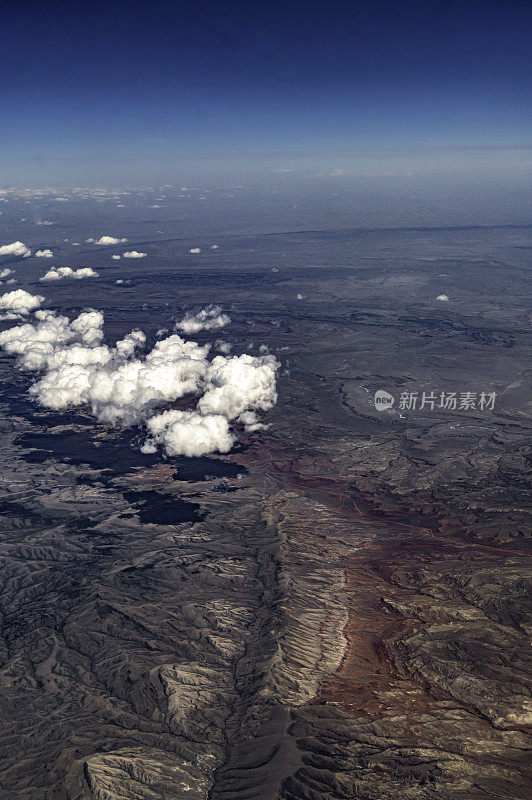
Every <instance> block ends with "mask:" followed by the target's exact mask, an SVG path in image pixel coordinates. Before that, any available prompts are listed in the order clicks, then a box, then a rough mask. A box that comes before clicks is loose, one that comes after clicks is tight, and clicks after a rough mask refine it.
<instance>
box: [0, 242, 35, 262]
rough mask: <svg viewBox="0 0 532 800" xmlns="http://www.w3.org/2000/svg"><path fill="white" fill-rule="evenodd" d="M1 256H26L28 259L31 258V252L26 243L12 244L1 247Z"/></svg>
mask: <svg viewBox="0 0 532 800" xmlns="http://www.w3.org/2000/svg"><path fill="white" fill-rule="evenodd" d="M0 256H24V258H27V257H28V256H31V250H30V249H29V247H26V245H25V244H24V242H12V243H11V244H4V245H3V246H2V247H0Z"/></svg>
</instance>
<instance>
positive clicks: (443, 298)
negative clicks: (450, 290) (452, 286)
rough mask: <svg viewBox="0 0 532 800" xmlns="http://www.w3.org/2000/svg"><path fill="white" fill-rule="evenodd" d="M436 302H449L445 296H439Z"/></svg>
mask: <svg viewBox="0 0 532 800" xmlns="http://www.w3.org/2000/svg"><path fill="white" fill-rule="evenodd" d="M436 300H440V301H441V302H442V303H448V302H449V298H448V297H447V295H446V294H439V295H438V296H437V298H436Z"/></svg>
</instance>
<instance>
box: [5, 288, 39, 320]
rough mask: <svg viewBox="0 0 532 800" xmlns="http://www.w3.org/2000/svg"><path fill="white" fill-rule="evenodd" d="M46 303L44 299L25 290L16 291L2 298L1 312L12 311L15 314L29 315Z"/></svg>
mask: <svg viewBox="0 0 532 800" xmlns="http://www.w3.org/2000/svg"><path fill="white" fill-rule="evenodd" d="M43 302H44V297H41V296H40V295H33V294H30V293H29V292H26V291H24V289H15V291H13V292H7V293H6V294H3V295H2V296H1V297H0V310H2V311H10V312H12V313H14V314H24V315H25V314H29V313H30V311H34V310H35V309H36V308H39V306H40V305H41V304H42V303H43Z"/></svg>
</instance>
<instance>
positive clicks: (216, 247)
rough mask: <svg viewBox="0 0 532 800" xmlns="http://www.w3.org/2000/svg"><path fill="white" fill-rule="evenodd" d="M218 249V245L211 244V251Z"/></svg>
mask: <svg viewBox="0 0 532 800" xmlns="http://www.w3.org/2000/svg"><path fill="white" fill-rule="evenodd" d="M219 247H220V245H219V244H211V250H218V248H219Z"/></svg>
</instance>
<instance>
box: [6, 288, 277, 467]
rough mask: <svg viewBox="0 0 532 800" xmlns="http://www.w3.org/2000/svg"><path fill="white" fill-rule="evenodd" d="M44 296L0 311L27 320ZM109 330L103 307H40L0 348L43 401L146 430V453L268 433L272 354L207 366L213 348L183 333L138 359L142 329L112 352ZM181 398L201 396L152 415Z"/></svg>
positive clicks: (221, 359) (205, 449)
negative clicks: (32, 376) (265, 419)
mask: <svg viewBox="0 0 532 800" xmlns="http://www.w3.org/2000/svg"><path fill="white" fill-rule="evenodd" d="M43 300H44V298H42V297H33V296H32V295H30V294H28V293H27V292H24V291H22V290H18V291H17V292H10V293H9V294H7V295H4V296H3V297H1V298H0V309H1V308H3V309H6V310H12V309H16V310H17V311H18V312H19V313H26V314H27V313H28V311H29V310H30V309H31V308H38V307H39V306H40V305H41V303H42V302H43ZM216 308H217V312H216V313H217V314H219V312H220V309H219V307H216ZM22 309H26V310H25V311H24V310H22ZM103 324H104V318H103V314H101V313H100V312H98V311H92V310H91V311H84V312H83V313H81V314H80V315H79V316H78V317H76V318H75V319H73V320H69V319H68V317H66V316H61V315H58V314H56V313H55V312H54V311H49V310H38V311H36V312H35V324H23V325H17V326H15V327H13V328H10V329H9V330H6V331H2V332H0V347H2V348H3V349H4V350H5V351H6V352H7V353H10V354H12V355H15V356H17V357H18V364H19V366H20V368H22V369H25V370H33V371H40V372H42V373H43V374H42V376H41V377H40V378H39V379H38V380H37V381H36V382H35V383H34V384H33V386H32V387H31V389H30V393H31V395H32V396H33V397H34V398H35V399H36V400H37V401H38V402H39V403H40V404H41V405H43V406H45V407H47V408H52V409H55V410H63V409H67V408H71V407H75V406H80V405H85V406H89V407H90V408H91V410H92V413H93V414H94V415H95V416H96V417H97V418H98V419H99V420H101V421H103V422H106V423H109V424H112V425H120V426H129V425H136V424H140V423H143V424H145V425H146V427H147V429H148V432H149V438H148V439H147V441H146V443H145V445H144V447H143V451H144V452H155V450H156V449H157V447H158V446H161V447H163V448H164V450H165V451H166V453H167V454H168V455H186V456H199V455H204V454H207V453H212V452H222V453H225V452H228V451H229V450H230V449H231V446H232V445H233V443H234V441H235V434H234V432H232V431H231V428H230V424H231V422H232V421H236V422H238V423H241V424H242V425H244V426H245V429H246V430H247V431H254V430H258V429H259V428H261V427H264V426H263V425H262V423H260V421H259V419H258V417H257V412H260V411H267V410H268V409H270V408H272V406H273V405H274V404H275V403H276V401H277V392H276V373H277V370H278V368H279V364H278V362H277V361H276V359H275V357H274V356H272V355H269V354H268V355H261V356H250V355H247V354H244V355H241V356H234V357H229V356H225V355H223V356H222V355H219V356H216V357H215V358H213V359H212V360H209V357H208V356H209V350H210V345H199V344H198V343H197V342H193V341H186V340H184V339H182V338H181V336H179V335H177V334H172V335H170V336H168V337H167V338H166V339H162V340H160V341H158V342H157V343H156V344H155V345H154V347H153V348H152V349H151V351H149V352H148V353H146V354H144V355H142V354H140V355H139V351H140V350H141V348H143V347H144V345H145V342H146V337H145V335H144V333H143V332H142V331H139V330H133V331H131V333H129V334H127V335H126V336H125V337H124V338H123V339H121V340H119V341H117V342H116V343H115V346H114V347H109V346H108V345H106V344H103V338H104V334H103ZM183 397H189V398H190V402H193V400H194V398H195V399H196V406H195V408H193V409H189V410H187V411H181V410H177V409H170V410H165V411H163V412H162V413H160V414H157V413H156V410H157V408H160V407H161V406H168V405H169V404H171V403H173V402H175V401H176V400H179V399H180V398H183Z"/></svg>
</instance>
